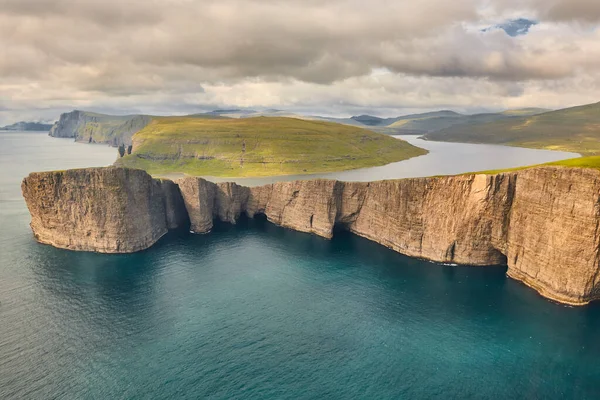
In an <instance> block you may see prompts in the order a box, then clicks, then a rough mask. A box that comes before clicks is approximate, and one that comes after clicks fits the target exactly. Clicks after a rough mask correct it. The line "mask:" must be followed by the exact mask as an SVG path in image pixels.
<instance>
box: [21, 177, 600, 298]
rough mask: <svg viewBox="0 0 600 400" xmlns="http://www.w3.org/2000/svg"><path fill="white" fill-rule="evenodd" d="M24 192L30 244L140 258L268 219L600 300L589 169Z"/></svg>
mask: <svg viewBox="0 0 600 400" xmlns="http://www.w3.org/2000/svg"><path fill="white" fill-rule="evenodd" d="M102 171H105V172H102ZM23 193H24V195H25V198H26V200H27V203H28V206H29V209H30V211H31V213H32V224H31V226H32V228H33V230H34V233H35V235H36V238H38V240H40V241H41V242H44V243H50V244H53V245H55V246H58V247H63V248H69V249H76V250H92V251H105V252H129V251H136V250H141V249H143V248H146V247H148V246H150V245H152V244H153V243H154V242H155V241H156V240H157V239H158V238H159V237H160V236H161V235H162V234H164V232H166V229H170V228H173V227H177V226H181V225H182V224H185V223H186V221H187V219H188V216H189V221H190V222H191V230H192V231H193V232H197V233H203V232H208V231H210V229H211V228H212V226H213V220H215V219H219V220H222V221H227V222H230V223H235V222H236V221H237V220H238V218H239V217H240V215H241V214H242V213H246V214H247V215H248V216H249V217H254V216H255V215H257V214H265V215H266V216H267V218H268V220H269V221H271V222H273V223H276V224H278V225H281V226H284V227H287V228H290V229H294V230H298V231H301V232H308V233H315V234H317V235H320V236H323V237H326V238H330V237H331V236H332V235H333V231H334V227H335V226H336V225H338V226H340V227H342V228H344V229H347V230H349V231H351V232H354V233H356V234H357V235H360V236H363V237H365V238H368V239H370V240H373V241H376V242H378V243H381V244H383V245H384V246H387V247H389V248H391V249H393V250H395V251H398V252H401V253H403V254H406V255H409V256H414V257H420V258H425V259H430V260H433V261H438V262H445V263H456V264H468V265H494V264H507V265H508V275H509V276H511V277H513V278H515V279H518V280H521V281H523V282H525V283H526V284H528V285H529V286H531V287H533V288H534V289H536V290H537V291H538V292H540V293H541V294H542V295H544V296H546V297H549V298H552V299H555V300H557V301H560V302H564V303H569V304H585V303H588V302H590V301H592V300H595V299H598V298H600V274H599V272H600V250H599V249H600V232H599V226H600V172H599V171H596V170H585V169H575V168H573V169H570V168H560V167H542V168H534V169H528V170H523V171H518V172H512V173H504V174H497V175H463V176H450V177H432V178H415V179H403V180H393V181H381V182H371V183H345V182H338V181H331V180H320V179H317V180H309V181H296V182H279V183H275V184H272V185H265V186H261V187H252V188H247V187H243V186H239V185H237V184H235V183H219V184H214V183H211V182H208V181H205V180H203V179H201V178H184V179H181V180H179V181H178V182H177V184H174V183H172V182H169V181H161V182H158V181H154V180H152V179H151V178H150V177H149V176H148V175H147V174H145V173H144V172H141V171H132V170H122V169H116V168H109V169H104V170H103V169H92V170H79V171H68V172H57V173H46V174H32V175H30V176H29V177H28V178H26V179H25V181H24V182H23ZM105 198H106V201H104V199H105ZM155 198H156V199H157V200H155ZM99 199H102V201H100V200H99ZM183 208H185V210H184V209H183ZM126 215H130V216H131V218H130V219H127V218H125V216H126Z"/></svg>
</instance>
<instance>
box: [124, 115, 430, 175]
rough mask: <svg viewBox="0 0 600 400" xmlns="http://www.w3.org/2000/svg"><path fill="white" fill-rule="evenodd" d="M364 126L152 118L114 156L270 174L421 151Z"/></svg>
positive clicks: (138, 162) (151, 168)
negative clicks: (129, 146)
mask: <svg viewBox="0 0 600 400" xmlns="http://www.w3.org/2000/svg"><path fill="white" fill-rule="evenodd" d="M426 153H427V151H426V150H423V149H420V148H418V147H415V146H412V145H410V144H408V143H406V142H404V141H401V140H398V139H394V138H391V137H389V136H386V135H382V134H378V133H374V132H371V131H368V130H366V129H362V128H357V127H353V126H347V125H341V124H336V123H331V122H324V121H310V120H301V119H295V118H283V117H274V118H271V117H257V118H242V119H203V118H192V117H156V118H154V119H153V120H152V122H151V123H150V124H149V125H148V126H146V127H145V128H144V129H142V130H140V131H139V132H137V133H136V134H135V135H134V137H133V153H132V154H131V155H126V156H125V157H123V158H121V159H120V160H119V161H118V162H117V163H118V164H120V165H124V166H129V167H134V168H142V169H145V170H147V171H148V172H150V173H151V174H155V175H156V174H168V173H175V172H183V173H187V174H190V175H205V176H207V175H208V176H230V177H233V176H269V175H287V174H302V173H316V172H328V171H341V170H347V169H354V168H362V167H371V166H377V165H384V164H388V163H391V162H396V161H401V160H405V159H408V158H411V157H416V156H419V155H423V154H426Z"/></svg>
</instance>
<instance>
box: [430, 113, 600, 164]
mask: <svg viewBox="0 0 600 400" xmlns="http://www.w3.org/2000/svg"><path fill="white" fill-rule="evenodd" d="M425 137H426V138H427V139H430V140H439V141H449V142H470V143H491V144H504V145H509V146H519V147H530V148H539V149H548V150H562V151H571V152H576V153H580V154H582V155H598V154H600V103H596V104H589V105H585V106H580V107H572V108H566V109H563V110H558V111H551V112H546V113H543V114H538V115H533V116H527V117H519V118H512V119H508V120H500V121H493V122H487V123H480V124H472V125H461V126H453V127H450V128H447V129H443V130H441V131H438V132H432V133H428V134H426V135H425Z"/></svg>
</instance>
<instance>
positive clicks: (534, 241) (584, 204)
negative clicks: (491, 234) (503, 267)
mask: <svg viewBox="0 0 600 400" xmlns="http://www.w3.org/2000/svg"><path fill="white" fill-rule="evenodd" d="M517 182H518V184H517V186H516V191H515V197H514V201H513V203H512V207H511V210H510V225H509V230H508V234H507V240H506V242H505V244H506V247H505V249H504V252H505V254H506V255H507V257H508V267H509V268H508V275H509V276H511V277H513V278H515V279H518V280H520V281H523V282H525V283H526V284H528V285H529V286H531V287H533V288H534V289H536V290H537V291H538V292H540V293H541V294H542V295H544V296H546V297H550V298H552V299H555V300H558V301H560V302H563V303H570V304H584V303H587V302H589V301H592V300H595V299H599V298H600V276H599V275H600V256H599V249H600V231H599V225H600V172H599V171H597V170H591V169H577V168H558V167H556V168H535V169H529V170H524V171H520V172H519V173H518V181H517Z"/></svg>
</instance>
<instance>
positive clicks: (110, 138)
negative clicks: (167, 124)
mask: <svg viewBox="0 0 600 400" xmlns="http://www.w3.org/2000/svg"><path fill="white" fill-rule="evenodd" d="M151 120H152V117H150V116H148V115H125V116H117V115H105V114H97V113H92V112H86V111H78V110H75V111H71V112H69V113H65V114H62V115H61V116H60V118H59V120H58V121H57V122H56V123H55V124H54V126H52V128H51V129H50V133H49V135H50V136H53V137H62V138H74V139H75V140H76V141H77V142H85V143H106V144H109V145H112V146H119V145H121V144H125V145H130V144H131V143H132V137H133V135H134V134H135V133H136V132H138V131H140V130H142V129H143V128H144V127H146V125H148V124H149V123H150V122H151Z"/></svg>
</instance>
